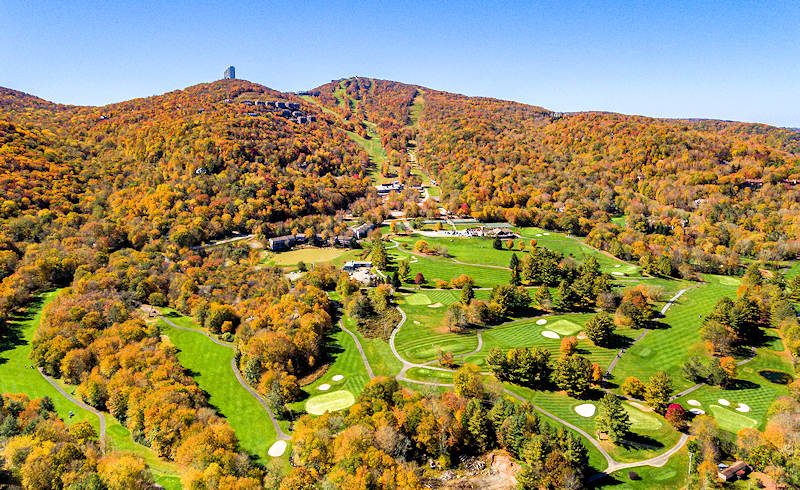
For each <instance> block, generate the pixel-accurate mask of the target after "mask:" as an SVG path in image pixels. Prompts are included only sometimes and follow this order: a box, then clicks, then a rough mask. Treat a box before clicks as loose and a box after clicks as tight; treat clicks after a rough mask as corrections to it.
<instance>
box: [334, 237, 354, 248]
mask: <svg viewBox="0 0 800 490" xmlns="http://www.w3.org/2000/svg"><path fill="white" fill-rule="evenodd" d="M355 241H356V240H355V238H353V237H351V236H345V235H339V236H335V237H333V238H331V245H333V246H334V247H346V248H353V245H354V244H355Z"/></svg>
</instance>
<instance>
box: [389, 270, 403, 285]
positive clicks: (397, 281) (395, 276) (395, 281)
mask: <svg viewBox="0 0 800 490" xmlns="http://www.w3.org/2000/svg"><path fill="white" fill-rule="evenodd" d="M391 278H392V282H391V284H392V287H393V288H395V289H399V288H400V286H401V285H402V284H401V283H400V274H398V273H397V271H394V273H393V274H392V276H391Z"/></svg>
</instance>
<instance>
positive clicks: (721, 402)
mask: <svg viewBox="0 0 800 490" xmlns="http://www.w3.org/2000/svg"><path fill="white" fill-rule="evenodd" d="M717 403H719V404H720V405H722V406H724V407H729V406H730V405H731V402H729V401H728V400H726V399H724V398H720V399H719V400H717Z"/></svg>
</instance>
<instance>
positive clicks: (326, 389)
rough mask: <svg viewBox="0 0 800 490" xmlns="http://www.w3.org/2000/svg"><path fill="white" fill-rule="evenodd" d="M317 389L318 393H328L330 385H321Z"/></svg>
mask: <svg viewBox="0 0 800 490" xmlns="http://www.w3.org/2000/svg"><path fill="white" fill-rule="evenodd" d="M317 389H318V390H319V391H328V390H330V389H331V385H329V384H328V383H322V384H321V385H319V388H317Z"/></svg>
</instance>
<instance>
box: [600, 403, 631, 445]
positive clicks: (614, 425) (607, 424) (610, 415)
mask: <svg viewBox="0 0 800 490" xmlns="http://www.w3.org/2000/svg"><path fill="white" fill-rule="evenodd" d="M594 423H595V427H596V428H597V430H598V431H600V432H603V433H605V434H606V435H608V438H609V439H611V441H612V442H613V443H614V444H618V443H619V442H620V441H621V440H622V439H624V438H625V436H626V435H627V434H628V433H629V432H630V429H631V419H630V416H629V415H628V412H627V411H625V409H624V408H623V407H622V403H621V402H620V401H619V398H617V397H616V395H613V394H611V393H606V396H604V397H603V399H602V400H601V401H600V408H599V409H598V413H597V417H596V418H595V421H594Z"/></svg>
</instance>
